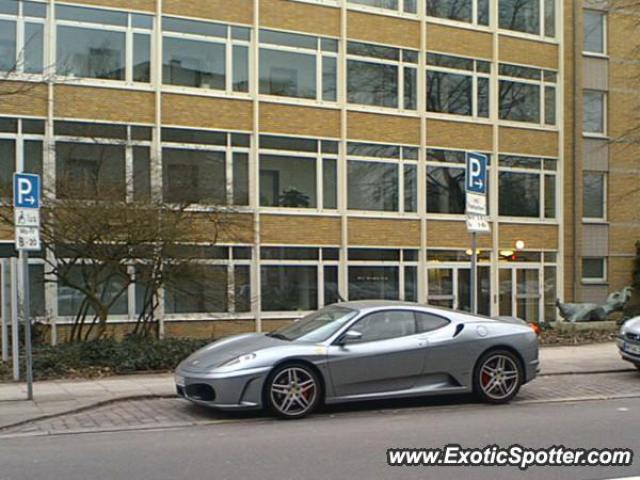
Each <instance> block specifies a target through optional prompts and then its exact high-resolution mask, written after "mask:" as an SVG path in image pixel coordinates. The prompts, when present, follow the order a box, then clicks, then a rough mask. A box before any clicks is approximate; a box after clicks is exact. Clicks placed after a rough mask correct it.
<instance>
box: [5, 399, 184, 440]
mask: <svg viewBox="0 0 640 480" xmlns="http://www.w3.org/2000/svg"><path fill="white" fill-rule="evenodd" d="M161 398H177V396H176V395H155V394H149V393H145V394H140V395H126V396H124V397H114V398H109V399H108V400H100V401H97V402H93V403H89V404H87V405H82V406H81V407H76V408H70V409H69V410H64V411H62V412H56V413H48V414H46V415H39V416H37V417H33V418H29V419H26V420H20V421H19V422H15V423H10V424H8V425H2V426H0V432H3V431H4V430H9V429H10V428H15V427H21V426H22V425H27V424H29V423H33V422H38V421H41V420H50V419H52V418H56V417H61V416H63V415H72V414H74V413H82V412H85V411H87V410H92V409H94V408H99V407H104V406H105V405H111V404H113V403H117V402H126V401H129V400H153V399H161Z"/></svg>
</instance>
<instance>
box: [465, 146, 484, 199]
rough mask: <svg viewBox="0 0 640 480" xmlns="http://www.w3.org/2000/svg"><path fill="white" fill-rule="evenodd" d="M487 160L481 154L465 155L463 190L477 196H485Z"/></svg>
mask: <svg viewBox="0 0 640 480" xmlns="http://www.w3.org/2000/svg"><path fill="white" fill-rule="evenodd" d="M488 163H489V159H488V157H487V156H486V155H482V154H481V153H471V152H469V153H467V174H466V177H465V190H466V191H467V193H469V192H471V193H475V194H478V195H486V194H487V164H488Z"/></svg>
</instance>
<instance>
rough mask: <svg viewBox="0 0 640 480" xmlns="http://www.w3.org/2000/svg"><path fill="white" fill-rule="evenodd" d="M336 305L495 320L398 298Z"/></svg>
mask: <svg viewBox="0 0 640 480" xmlns="http://www.w3.org/2000/svg"><path fill="white" fill-rule="evenodd" d="M334 306H337V307H345V308H351V309H353V310H358V311H360V312H367V311H375V310H378V309H387V308H414V309H417V310H422V311H425V312H430V313H433V314H436V315H438V314H439V315H443V316H446V317H447V318H448V319H450V320H453V319H457V320H464V321H479V320H480V321H482V320H484V321H495V318H491V317H487V316H485V315H473V314H471V313H469V312H462V311H459V310H452V309H450V308H443V307H436V306H433V305H427V304H424V303H415V302H403V301H398V300H355V301H349V302H340V303H335V304H334Z"/></svg>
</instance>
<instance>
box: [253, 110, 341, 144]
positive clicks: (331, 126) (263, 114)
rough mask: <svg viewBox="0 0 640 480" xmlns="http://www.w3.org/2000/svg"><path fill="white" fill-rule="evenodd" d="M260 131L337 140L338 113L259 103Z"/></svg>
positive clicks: (336, 111) (338, 133)
mask: <svg viewBox="0 0 640 480" xmlns="http://www.w3.org/2000/svg"><path fill="white" fill-rule="evenodd" d="M260 130H261V132H263V133H284V134H291V135H309V136H317V137H329V138H337V137H339V136H340V112H339V111H338V110H333V109H327V108H313V107H298V106H293V105H277V104H275V103H261V104H260Z"/></svg>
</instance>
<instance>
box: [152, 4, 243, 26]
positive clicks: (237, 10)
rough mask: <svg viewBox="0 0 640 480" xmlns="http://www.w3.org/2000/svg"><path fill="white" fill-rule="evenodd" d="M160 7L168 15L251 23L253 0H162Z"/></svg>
mask: <svg viewBox="0 0 640 480" xmlns="http://www.w3.org/2000/svg"><path fill="white" fill-rule="evenodd" d="M162 9H163V12H164V13H165V14H169V15H179V16H185V17H195V18H202V19H210V20H217V21H219V22H232V23H244V24H251V23H253V0H163V2H162Z"/></svg>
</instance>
